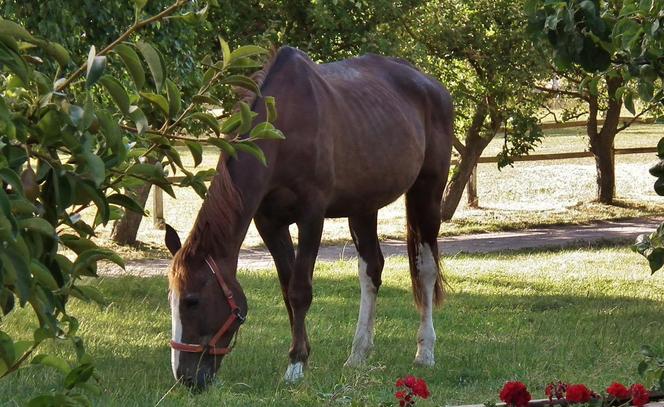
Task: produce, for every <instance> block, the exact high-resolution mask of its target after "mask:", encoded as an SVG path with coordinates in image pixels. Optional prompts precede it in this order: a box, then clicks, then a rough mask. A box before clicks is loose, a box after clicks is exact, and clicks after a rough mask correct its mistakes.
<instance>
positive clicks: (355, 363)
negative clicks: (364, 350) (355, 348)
mask: <svg viewBox="0 0 664 407" xmlns="http://www.w3.org/2000/svg"><path fill="white" fill-rule="evenodd" d="M366 361H367V356H366V355H358V354H356V353H351V354H350V356H348V359H347V360H346V363H344V366H345V367H360V366H362V365H364V364H365V363H366Z"/></svg>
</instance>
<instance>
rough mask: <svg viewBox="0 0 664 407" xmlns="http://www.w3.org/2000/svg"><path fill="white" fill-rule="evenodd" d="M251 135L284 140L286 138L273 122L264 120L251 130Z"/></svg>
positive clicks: (252, 136)
mask: <svg viewBox="0 0 664 407" xmlns="http://www.w3.org/2000/svg"><path fill="white" fill-rule="evenodd" d="M249 137H251V138H257V139H277V140H283V139H285V138H286V137H284V134H283V133H282V132H281V131H280V130H277V129H276V128H275V127H274V126H273V125H272V124H271V123H268V122H263V123H260V124H258V125H256V127H254V128H253V130H251V133H249Z"/></svg>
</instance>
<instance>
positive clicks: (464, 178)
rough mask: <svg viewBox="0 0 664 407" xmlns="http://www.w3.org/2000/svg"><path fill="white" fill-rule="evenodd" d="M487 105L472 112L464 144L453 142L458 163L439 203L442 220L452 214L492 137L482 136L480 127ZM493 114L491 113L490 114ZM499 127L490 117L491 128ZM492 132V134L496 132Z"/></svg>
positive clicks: (480, 106) (479, 106) (450, 216)
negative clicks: (457, 155)
mask: <svg viewBox="0 0 664 407" xmlns="http://www.w3.org/2000/svg"><path fill="white" fill-rule="evenodd" d="M488 111H489V107H488V106H487V104H484V103H482V104H480V105H478V106H477V110H476V111H475V113H474V114H473V120H472V122H471V125H470V127H469V128H468V131H467V133H466V145H465V146H462V145H461V143H455V146H456V148H457V150H458V151H459V164H458V165H457V167H456V169H455V170H454V172H453V175H452V178H451V179H450V180H449V182H448V184H447V187H446V188H445V193H444V195H443V202H442V205H441V211H440V215H441V218H442V220H443V221H448V220H450V219H452V216H454V212H456V209H457V207H458V206H459V202H460V201H461V197H462V196H463V190H464V188H465V187H466V184H467V183H468V180H469V179H470V176H471V175H472V173H473V169H474V168H475V166H476V165H477V162H478V161H479V159H480V156H481V155H482V152H483V151H484V149H485V148H486V146H488V145H489V143H490V142H491V139H492V137H482V136H481V129H482V125H483V124H484V120H485V119H486V117H487V114H488ZM492 116H493V115H492ZM495 123H498V124H497V125H496V124H495ZM498 127H500V122H499V121H498V120H495V119H494V118H493V117H492V128H495V129H496V131H497V129H498ZM496 131H494V132H493V135H495V134H496Z"/></svg>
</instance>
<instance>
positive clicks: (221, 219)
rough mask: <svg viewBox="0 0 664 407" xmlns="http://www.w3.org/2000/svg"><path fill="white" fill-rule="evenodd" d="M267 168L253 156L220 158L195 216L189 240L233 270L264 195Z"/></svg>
mask: <svg viewBox="0 0 664 407" xmlns="http://www.w3.org/2000/svg"><path fill="white" fill-rule="evenodd" d="M266 180H267V168H266V167H264V166H263V165H262V164H261V163H259V162H258V161H257V160H256V159H254V158H253V157H250V156H247V155H243V156H242V157H241V158H239V159H228V160H227V159H225V158H223V157H222V158H220V160H219V163H218V164H217V175H216V176H215V178H214V179H213V180H212V182H211V184H210V188H209V190H208V195H207V197H206V199H205V201H204V202H203V205H202V206H201V209H200V211H199V214H198V218H197V219H196V224H195V226H194V230H193V231H192V236H191V237H190V240H191V244H192V245H195V246H197V248H196V250H195V251H196V252H199V253H201V254H204V255H211V256H213V258H214V259H215V261H217V262H219V263H220V266H222V267H223V268H224V269H225V270H235V269H236V267H237V259H238V255H239V251H240V247H241V245H242V241H243V240H244V238H245V236H246V234H247V230H248V228H249V225H250V224H251V220H252V218H253V217H254V215H255V213H256V211H257V209H258V206H259V204H260V202H261V200H262V197H263V196H264V191H265V186H266V185H267V182H266Z"/></svg>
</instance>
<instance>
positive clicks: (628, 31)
mask: <svg viewBox="0 0 664 407" xmlns="http://www.w3.org/2000/svg"><path fill="white" fill-rule="evenodd" d="M663 7H664V6H663V5H662V2H659V1H654V0H642V1H636V0H621V1H600V0H567V1H550V0H529V1H528V3H527V11H528V14H529V27H530V31H531V33H532V35H533V37H534V38H535V39H536V40H537V41H538V42H539V44H540V45H542V47H541V49H543V50H544V51H545V52H544V53H543V56H544V57H545V58H550V59H551V60H552V62H553V64H554V65H555V68H556V70H557V71H558V72H559V74H560V75H561V76H563V77H564V78H565V83H566V84H567V89H565V90H563V91H562V93H564V94H565V95H568V96H572V97H574V98H577V99H579V100H581V101H582V102H583V103H585V104H586V106H587V113H588V116H589V118H588V126H587V130H588V137H589V140H590V145H591V151H592V152H593V154H594V155H595V158H596V163H597V169H598V199H599V201H600V202H604V203H611V202H612V200H613V196H614V187H615V174H614V166H613V158H612V157H613V142H614V139H615V135H616V134H617V133H618V132H620V131H622V130H624V129H625V128H627V127H628V126H629V125H631V123H632V122H633V120H631V121H628V122H626V123H621V122H620V112H621V108H622V107H623V105H624V107H625V108H626V109H627V110H628V111H630V113H632V114H633V115H635V117H637V118H638V117H640V116H642V115H644V114H652V115H657V114H661V111H662V100H663V97H664V93H663V91H662V86H661V85H662V75H661V69H662V62H663V61H662V56H663V53H662V50H663V48H662V43H663V39H664V27H662V26H661V21H662V16H661V14H662V10H663ZM637 100H640V101H641V102H642V104H641V105H639V104H638V103H636V101H637ZM600 113H601V114H603V115H604V118H605V123H604V125H602V126H601V128H600V126H598V124H597V119H598V114H600Z"/></svg>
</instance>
